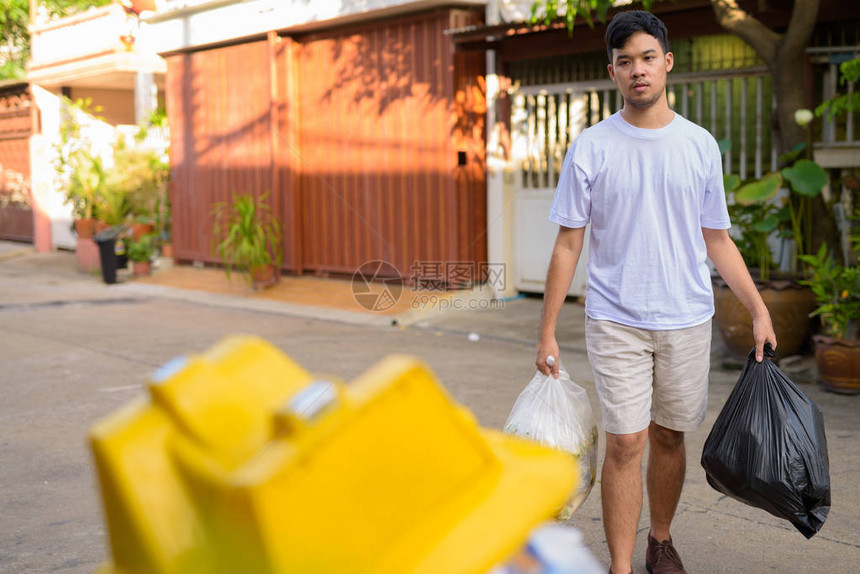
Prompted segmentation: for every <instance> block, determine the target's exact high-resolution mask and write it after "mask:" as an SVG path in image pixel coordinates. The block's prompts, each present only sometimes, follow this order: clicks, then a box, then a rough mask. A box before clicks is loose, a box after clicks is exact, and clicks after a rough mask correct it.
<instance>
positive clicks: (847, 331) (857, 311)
mask: <svg viewBox="0 0 860 574" xmlns="http://www.w3.org/2000/svg"><path fill="white" fill-rule="evenodd" d="M801 259H802V260H803V261H804V262H805V263H806V264H807V266H808V267H809V270H810V275H809V277H808V278H807V279H806V280H804V281H801V283H803V284H804V285H808V286H809V287H810V288H811V289H812V292H813V293H814V294H815V300H816V303H817V304H818V307H817V308H816V309H815V311H813V312H812V315H818V316H820V317H821V322H822V324H823V325H824V328H825V330H826V331H827V334H828V335H830V336H831V337H835V338H837V339H846V340H855V339H857V335H858V320H860V267H858V266H856V265H853V266H843V265H839V264H837V263H836V262H835V261H834V259H833V254H832V253H830V252H828V250H827V246H826V245H822V246H821V249H819V250H818V253H816V254H815V255H802V256H801Z"/></svg>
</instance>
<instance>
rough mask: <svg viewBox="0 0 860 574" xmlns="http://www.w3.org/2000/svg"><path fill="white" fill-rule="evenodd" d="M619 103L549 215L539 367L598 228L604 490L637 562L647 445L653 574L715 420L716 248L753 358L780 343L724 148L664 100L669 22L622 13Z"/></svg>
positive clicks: (613, 541)
mask: <svg viewBox="0 0 860 574" xmlns="http://www.w3.org/2000/svg"><path fill="white" fill-rule="evenodd" d="M606 46H607V53H608V55H609V61H610V64H609V66H608V69H609V77H610V78H612V81H613V82H615V84H616V85H617V86H618V90H619V91H620V92H621V95H622V96H623V98H624V107H623V108H622V109H621V111H620V112H618V113H616V114H614V115H613V116H611V117H609V118H607V119H606V120H604V121H602V122H600V123H599V124H597V125H595V126H593V127H591V128H589V129H587V130H585V131H584V132H583V133H582V134H581V135H580V136H579V137H578V138H577V139H576V141H574V142H573V144H572V145H571V147H570V150H569V151H568V153H567V157H566V159H565V162H564V166H563V168H562V174H561V178H560V180H559V184H558V189H557V190H556V195H555V201H554V202H553V206H552V211H551V213H550V220H551V221H553V222H555V223H558V224H559V231H558V237H557V239H556V242H555V247H554V249H553V254H552V258H551V261H550V265H549V272H548V274H547V281H546V292H545V295H544V306H543V313H542V317H541V332H540V345H539V348H538V353H537V359H536V364H537V367H538V369H539V370H540V371H542V372H543V373H545V374H547V373H549V372H552V373H553V374H554V375H555V376H558V361H556V362H555V364H554V366H553V367H552V368H550V367H549V366H548V365H547V363H546V359H547V356H549V355H552V356H554V357H558V356H559V349H558V343H557V341H556V338H555V327H556V321H557V319H558V314H559V311H560V310H561V307H562V304H563V303H564V298H565V296H566V294H567V291H568V289H569V287H570V282H571V280H572V279H573V273H574V270H575V269H576V264H577V262H578V260H579V255H580V251H581V249H582V242H583V237H584V233H585V226H586V224H588V223H590V224H591V231H590V240H591V244H590V259H589V262H588V283H587V294H588V295H587V299H586V304H585V311H586V315H587V318H586V347H587V351H588V357H589V360H590V362H591V365H592V368H593V370H594V379H595V386H596V387H597V393H598V395H599V397H600V405H601V413H602V416H603V426H604V430H605V431H606V458H605V460H604V463H603V475H602V484H601V497H602V503H603V519H604V529H605V531H606V540H607V543H608V545H609V553H610V558H611V561H612V563H611V565H610V572H615V573H617V574H627V573H628V572H631V571H632V567H631V564H632V559H633V547H634V543H635V539H636V529H637V524H638V521H639V514H640V512H641V508H642V466H641V461H642V454H643V451H644V448H645V443H646V442H650V455H649V459H648V468H647V479H646V483H647V490H648V500H649V506H650V522H651V531H650V532H649V534H648V548H647V551H646V566H647V568H648V571H649V572H652V573H678V572H684V568H683V565H682V562H681V559H680V557H679V555H678V552H677V551H676V550H675V548H674V547H673V545H672V537H671V535H670V533H669V527H670V524H671V522H672V518H673V516H674V514H675V509H676V508H677V505H678V499H679V497H680V494H681V487H682V485H683V482H684V469H685V450H684V433H685V432H688V431H692V430H694V429H696V428H697V427H698V426H699V425H700V424H701V423H702V420H703V419H704V417H705V407H706V404H707V392H708V369H709V359H710V343H711V316H712V315H713V313H714V306H713V292H712V290H711V279H710V274H709V270H708V267H707V264H706V258H708V257H709V258H710V259H711V261H712V262H713V264H714V266H715V267H716V268H717V271H719V273H720V275H721V276H722V277H723V279H725V281H726V283H728V285H729V287H731V289H732V291H734V293H735V294H736V295H737V297H738V299H740V301H741V302H742V303H743V304H744V306H745V307H746V308H747V309H748V310H749V312H750V313H751V314H752V317H753V325H754V333H755V345H756V358H757V360H759V361H760V360H761V359H762V355H763V347H764V344H765V342H770V343H771V344H772V345H773V346H774V348H775V347H776V336H775V334H774V332H773V326H772V324H771V320H770V315H769V313H768V311H767V308H766V307H765V305H764V303H763V302H762V300H761V297H760V296H759V294H758V291H757V289H756V287H755V285H754V283H753V281H752V279H751V278H750V275H749V272H748V271H747V268H746V266H745V265H744V262H743V259H742V258H741V255H740V253H739V252H738V250H737V248H736V247H735V244H734V243H733V242H732V240H731V239H730V238H729V235H728V231H727V229H728V228H729V226H730V222H729V216H728V211H727V209H726V203H725V193H724V188H723V180H722V166H721V158H720V153H719V148H718V146H717V143H716V141H715V140H714V138H713V137H711V135H710V134H709V133H708V132H707V131H705V130H704V129H702V128H700V127H699V126H697V125H695V124H693V123H692V122H689V121H687V120H686V119H684V118H683V117H681V116H679V115H677V114H675V113H674V112H673V111H672V110H671V109H669V105H668V102H667V99H666V77H667V74H668V73H669V71H670V70H671V69H672V65H673V58H674V57H673V55H672V53H671V52H670V51H669V43H668V37H667V32H666V27H665V25H664V24H663V23H662V22H661V21H660V20H659V19H658V18H657V17H655V16H654V15H652V14H650V13H648V12H639V11H631V12H622V13H620V14H618V15H616V16H615V17H614V18H613V19H612V21H611V22H610V24H609V26H608V28H607V30H606Z"/></svg>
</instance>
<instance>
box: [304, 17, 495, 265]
mask: <svg viewBox="0 0 860 574" xmlns="http://www.w3.org/2000/svg"><path fill="white" fill-rule="evenodd" d="M465 15H466V13H462V12H454V13H451V12H447V11H443V12H431V13H428V14H424V15H422V16H416V17H413V18H408V19H399V20H394V21H388V22H385V23H379V24H376V25H373V26H362V27H361V28H356V29H346V30H342V31H337V32H333V33H328V34H318V35H312V36H309V37H305V38H303V39H302V40H301V42H300V44H301V46H300V51H299V52H300V53H299V56H298V59H299V66H300V68H301V69H302V70H303V72H304V73H303V74H302V81H301V87H300V90H299V92H298V95H299V102H298V106H299V118H300V128H299V133H298V141H299V142H300V149H299V150H297V151H298V152H299V153H300V154H301V155H302V160H303V163H304V165H305V167H306V169H304V170H303V171H302V175H301V189H302V194H303V202H304V203H303V210H302V216H303V219H302V222H301V223H302V226H303V229H304V230H305V234H306V237H307V238H308V241H306V242H304V250H303V253H302V258H303V261H304V266H305V268H306V269H307V270H312V271H324V270H326V271H339V272H345V273H352V272H353V271H354V270H355V268H356V267H357V266H359V265H361V264H362V263H363V262H365V261H369V260H373V259H384V260H387V261H389V262H391V263H393V264H394V265H395V266H396V267H397V268H398V269H399V270H400V273H401V274H403V275H407V276H408V275H409V274H410V273H411V272H410V271H409V270H410V268H411V267H412V265H413V263H414V262H415V261H416V260H421V261H439V262H446V263H451V262H456V261H475V260H476V259H482V258H483V257H485V250H484V247H483V246H484V244H485V241H484V240H483V238H482V237H481V238H479V235H480V233H481V229H482V228H483V227H482V225H483V222H484V216H483V214H484V210H485V202H486V199H485V188H484V185H483V181H484V180H483V178H484V175H483V174H484V170H483V157H484V151H483V150H484V138H483V111H484V110H483V89H482V88H481V87H480V86H478V85H477V83H476V80H475V79H476V78H478V77H480V76H482V75H483V67H482V62H483V56H482V55H481V54H471V55H457V56H455V54H454V52H453V46H452V45H451V43H450V41H448V40H447V39H446V38H445V36H444V35H443V31H444V30H445V29H449V28H452V27H456V26H459V25H461V24H462V23H458V22H454V21H453V20H454V19H455V18H458V17H459V18H462V17H464V16H465ZM476 62H477V65H476ZM461 150H462V151H465V152H466V165H465V166H458V152H459V151H461Z"/></svg>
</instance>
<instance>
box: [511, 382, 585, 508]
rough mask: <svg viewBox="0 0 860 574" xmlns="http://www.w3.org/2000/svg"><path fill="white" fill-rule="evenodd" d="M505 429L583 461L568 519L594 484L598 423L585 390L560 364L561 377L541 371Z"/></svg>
mask: <svg viewBox="0 0 860 574" xmlns="http://www.w3.org/2000/svg"><path fill="white" fill-rule="evenodd" d="M505 432H506V433H509V434H513V435H517V436H521V437H524V438H528V439H531V440H533V441H536V442H538V443H540V444H543V445H546V446H551V447H553V448H557V449H559V450H562V451H565V452H568V453H570V454H572V455H573V456H574V457H575V458H576V459H577V461H578V462H579V468H580V477H581V480H580V482H579V486H578V487H577V489H576V492H574V493H573V494H572V496H571V498H570V500H569V501H568V502H567V504H565V506H564V508H562V510H561V512H560V513H559V516H558V518H559V520H567V519H568V518H570V515H571V514H573V512H574V511H575V510H576V509H577V508H579V507H580V505H582V503H583V502H585V499H586V498H588V494H589V493H590V492H591V487H592V486H594V476H595V468H594V467H595V465H596V464H597V425H596V424H594V418H593V417H592V414H591V403H589V402H588V394H587V393H586V392H585V389H583V388H582V387H580V386H579V385H577V384H576V383H574V382H573V381H571V380H570V375H568V374H567V371H566V370H565V369H564V367H563V366H561V365H559V376H558V379H556V378H555V377H553V376H552V375H543V374H541V373H540V372H539V371H538V372H536V373H535V376H534V378H533V379H532V380H531V382H530V383H529V384H528V385H527V386H526V388H525V390H524V391H523V392H522V393H520V396H519V397H517V401H516V402H515V403H514V408H513V409H512V410H511V414H510V416H509V417H508V421H507V422H506V423H505Z"/></svg>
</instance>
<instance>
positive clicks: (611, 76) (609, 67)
mask: <svg viewBox="0 0 860 574" xmlns="http://www.w3.org/2000/svg"><path fill="white" fill-rule="evenodd" d="M606 71H607V72H609V79H610V80H612V81H613V82H614V81H615V68H613V67H612V64H607V65H606Z"/></svg>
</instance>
